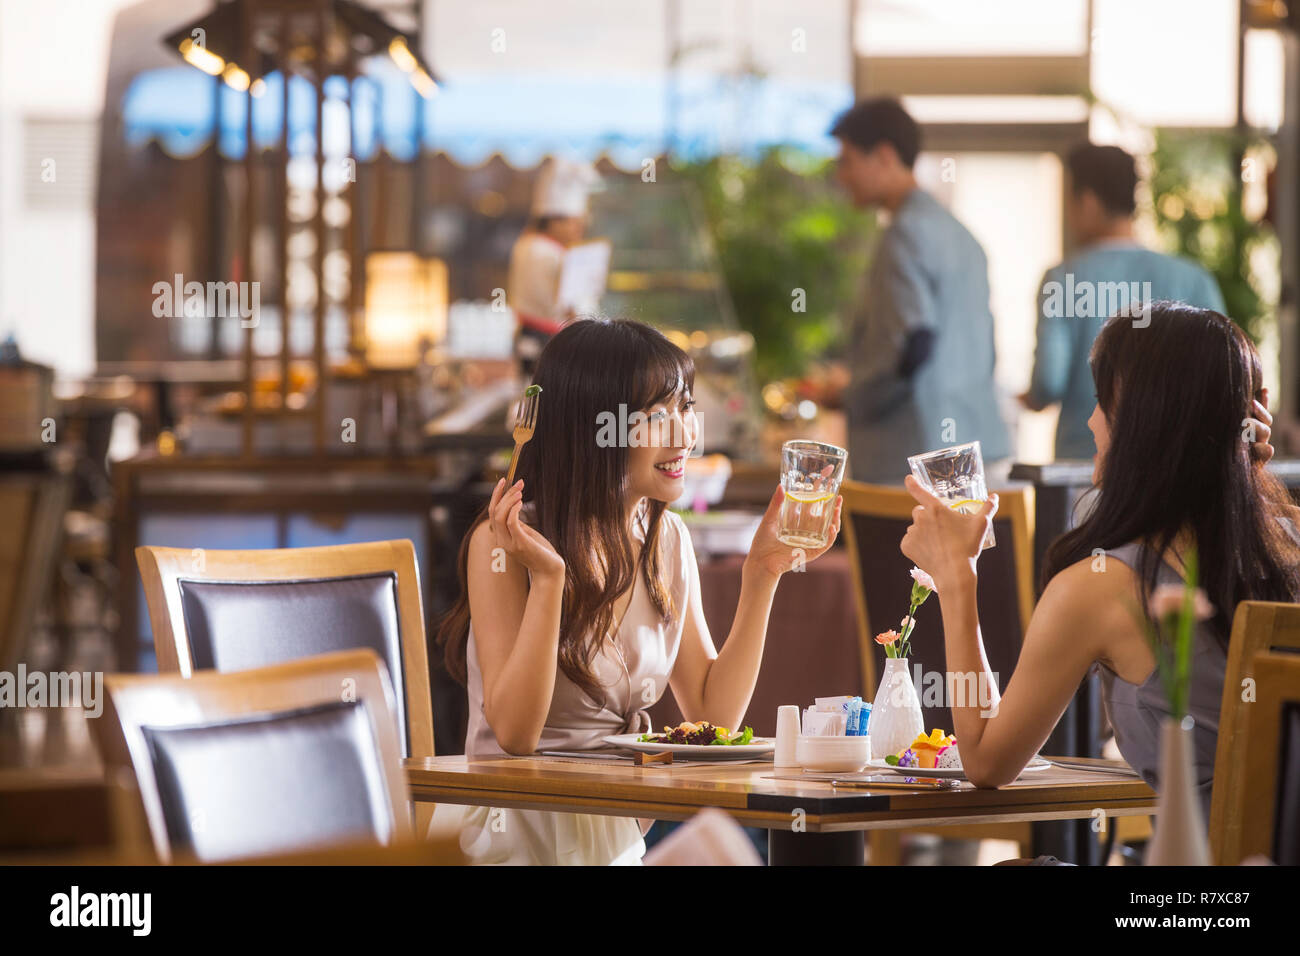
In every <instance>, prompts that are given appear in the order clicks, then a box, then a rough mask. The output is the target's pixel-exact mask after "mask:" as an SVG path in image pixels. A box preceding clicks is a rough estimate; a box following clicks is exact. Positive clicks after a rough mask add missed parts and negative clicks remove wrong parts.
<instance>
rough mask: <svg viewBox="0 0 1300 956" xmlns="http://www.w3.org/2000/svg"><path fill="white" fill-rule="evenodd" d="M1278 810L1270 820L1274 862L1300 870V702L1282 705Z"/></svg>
mask: <svg viewBox="0 0 1300 956" xmlns="http://www.w3.org/2000/svg"><path fill="white" fill-rule="evenodd" d="M1280 729H1281V734H1280V735H1279V737H1280V743H1279V747H1278V750H1279V753H1278V767H1277V806H1276V809H1275V811H1274V816H1273V862H1274V863H1276V864H1278V865H1279V866H1300V814H1297V813H1296V807H1298V806H1300V702H1297V701H1288V702H1287V703H1285V704H1283V705H1282V726H1281V728H1280Z"/></svg>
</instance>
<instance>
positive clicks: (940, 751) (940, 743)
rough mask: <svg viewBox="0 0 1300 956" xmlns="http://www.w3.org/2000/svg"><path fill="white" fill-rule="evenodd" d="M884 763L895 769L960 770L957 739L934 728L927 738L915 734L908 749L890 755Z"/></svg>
mask: <svg viewBox="0 0 1300 956" xmlns="http://www.w3.org/2000/svg"><path fill="white" fill-rule="evenodd" d="M885 762H886V763H888V764H890V765H891V766H895V767H918V768H921V769H925V770H931V769H933V768H935V767H940V768H949V767H951V768H960V767H961V756H960V755H959V754H958V752H957V738H956V737H954V736H952V735H951V734H945V733H944V732H943V731H942V730H940V729H939V728H937V727H936V728H935V729H934V730H932V731H931V732H930V736H928V737H927V736H926V735H925V734H917V735H916V739H915V740H914V741H912V745H911V746H910V747H908V748H906V749H905V750H902V751H900V752H899V753H897V754H890V755H889V756H888V757H886V758H885Z"/></svg>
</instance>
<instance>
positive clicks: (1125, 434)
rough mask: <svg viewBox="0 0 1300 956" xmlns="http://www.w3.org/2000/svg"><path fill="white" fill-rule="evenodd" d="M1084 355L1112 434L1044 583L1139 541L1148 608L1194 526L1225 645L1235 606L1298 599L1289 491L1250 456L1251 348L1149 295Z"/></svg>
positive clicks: (1254, 381)
mask: <svg viewBox="0 0 1300 956" xmlns="http://www.w3.org/2000/svg"><path fill="white" fill-rule="evenodd" d="M1148 315H1149V317H1150V324H1149V325H1148V324H1146V322H1145V319H1146V318H1147V316H1148ZM1091 362H1092V375H1093V380H1094V381H1095V383H1096V386H1097V404H1098V406H1099V407H1100V408H1101V412H1102V414H1103V415H1105V417H1106V422H1107V426H1108V429H1109V432H1110V445H1109V447H1108V448H1107V450H1106V454H1105V457H1104V460H1103V462H1102V469H1101V475H1100V481H1099V484H1100V494H1099V495H1098V496H1097V502H1096V507H1095V508H1094V510H1093V511H1092V513H1091V514H1090V515H1088V517H1087V518H1086V519H1085V520H1084V521H1083V522H1082V523H1081V524H1080V525H1079V526H1078V527H1076V528H1074V529H1073V530H1072V531H1069V532H1067V533H1066V534H1064V535H1062V536H1061V537H1060V538H1058V539H1057V540H1056V541H1055V542H1054V543H1053V544H1052V546H1051V547H1050V548H1049V549H1048V552H1047V556H1046V560H1045V561H1044V564H1043V581H1042V583H1043V586H1044V587H1046V586H1047V582H1048V581H1050V580H1051V579H1052V577H1053V576H1055V575H1056V574H1058V573H1059V572H1061V571H1062V570H1064V569H1065V568H1066V567H1068V566H1069V565H1071V564H1074V563H1075V562H1077V561H1080V560H1083V559H1085V558H1087V557H1089V556H1090V555H1091V554H1092V553H1093V551H1094V549H1097V548H1101V549H1103V550H1105V549H1110V548H1115V547H1118V546H1120V545H1123V544H1125V543H1127V542H1129V541H1134V540H1140V541H1142V542H1144V543H1145V544H1146V545H1148V547H1147V548H1145V549H1143V553H1142V554H1143V556H1142V558H1141V560H1140V562H1139V564H1140V567H1139V568H1137V569H1135V570H1136V571H1137V574H1138V578H1139V580H1140V582H1141V585H1140V587H1141V596H1142V598H1143V600H1142V606H1143V607H1145V606H1146V604H1147V600H1148V599H1149V597H1150V594H1151V591H1152V590H1153V589H1154V587H1155V583H1156V575H1157V573H1158V571H1159V566H1160V562H1161V561H1162V556H1163V555H1164V553H1165V552H1166V550H1167V549H1169V548H1170V546H1171V545H1172V544H1173V543H1174V541H1175V539H1176V538H1177V536H1178V535H1179V533H1180V532H1183V531H1186V532H1189V533H1190V534H1191V536H1192V538H1193V541H1194V544H1195V547H1196V551H1197V560H1198V562H1199V568H1200V572H1199V576H1200V581H1199V583H1200V586H1201V587H1202V588H1203V589H1204V591H1205V593H1206V595H1207V596H1208V597H1209V599H1210V601H1211V603H1213V605H1214V608H1215V618H1214V621H1213V623H1214V625H1215V627H1214V630H1215V631H1216V633H1217V635H1218V638H1219V640H1220V642H1221V644H1222V645H1223V646H1224V647H1225V648H1226V647H1227V639H1228V635H1229V632H1230V628H1231V622H1232V615H1233V612H1234V610H1235V609H1236V607H1237V604H1238V602H1240V601H1246V600H1259V601H1288V602H1294V601H1296V600H1297V599H1298V598H1300V549H1298V548H1297V546H1296V543H1295V541H1294V540H1293V539H1292V538H1291V537H1290V535H1289V534H1288V533H1287V531H1286V529H1285V528H1284V527H1283V526H1282V524H1281V522H1280V521H1279V520H1278V519H1279V517H1280V515H1281V514H1282V508H1283V506H1284V505H1285V504H1287V503H1288V502H1289V499H1288V497H1287V494H1286V490H1285V489H1284V488H1283V486H1282V484H1281V483H1280V482H1279V481H1278V480H1277V479H1276V478H1275V477H1273V476H1272V475H1271V474H1270V473H1269V472H1268V471H1267V470H1266V469H1265V468H1262V467H1259V466H1258V465H1257V464H1256V463H1255V462H1254V461H1252V458H1251V436H1250V434H1249V430H1248V429H1247V427H1246V423H1245V421H1244V419H1246V418H1248V417H1250V416H1251V415H1252V414H1253V406H1252V400H1253V399H1255V398H1258V397H1259V395H1260V391H1261V389H1262V387H1263V381H1262V375H1261V369H1260V361H1259V354H1258V353H1257V352H1256V351H1255V347H1254V346H1253V345H1252V344H1251V342H1250V340H1249V339H1248V338H1247V337H1246V335H1245V333H1243V332H1242V331H1241V329H1240V328H1238V327H1237V326H1236V325H1235V324H1234V323H1233V322H1232V321H1231V320H1230V319H1228V318H1226V317H1225V316H1222V315H1220V314H1219V313H1218V312H1214V311H1211V310H1209V309H1198V308H1195V307H1193V306H1190V305H1184V304H1182V303H1174V302H1153V303H1151V304H1150V305H1149V312H1143V313H1140V314H1139V315H1138V316H1129V315H1124V314H1120V315H1117V316H1114V317H1112V318H1111V319H1110V320H1109V321H1108V322H1107V323H1106V325H1105V326H1103V328H1102V330H1101V333H1100V334H1099V335H1098V336H1097V340H1096V341H1095V342H1094V343H1093V346H1092V357H1091Z"/></svg>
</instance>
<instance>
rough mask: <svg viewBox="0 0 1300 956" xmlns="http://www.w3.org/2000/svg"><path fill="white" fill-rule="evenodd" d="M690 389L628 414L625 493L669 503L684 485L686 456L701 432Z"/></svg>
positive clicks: (677, 496)
mask: <svg viewBox="0 0 1300 956" xmlns="http://www.w3.org/2000/svg"><path fill="white" fill-rule="evenodd" d="M694 405H695V402H694V400H693V399H692V398H691V395H690V392H689V391H687V390H686V389H684V388H683V389H682V390H681V391H679V392H678V393H677V394H676V395H673V396H672V397H671V398H668V399H666V400H664V401H662V402H656V403H655V404H653V405H651V406H650V407H649V408H645V409H642V412H641V415H635V414H634V415H630V416H629V421H628V445H629V447H628V455H627V467H628V495H629V497H630V498H631V500H633V501H636V500H639V499H641V498H653V499H655V500H656V501H663V502H672V501H676V500H677V499H678V498H680V497H681V495H682V491H683V490H684V489H685V487H686V459H687V458H688V457H689V456H690V453H691V449H692V448H694V447H695V444H696V442H697V441H698V440H699V435H700V422H699V418H698V417H697V416H696V414H695V408H694Z"/></svg>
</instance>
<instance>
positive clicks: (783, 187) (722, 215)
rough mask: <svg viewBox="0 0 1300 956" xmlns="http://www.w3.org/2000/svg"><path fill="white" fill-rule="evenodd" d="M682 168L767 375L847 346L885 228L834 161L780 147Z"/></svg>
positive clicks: (788, 371)
mask: <svg viewBox="0 0 1300 956" xmlns="http://www.w3.org/2000/svg"><path fill="white" fill-rule="evenodd" d="M674 171H675V173H676V174H677V175H678V176H679V177H681V178H682V179H684V180H685V181H687V182H689V183H691V184H693V185H694V187H695V188H694V192H695V194H696V196H697V198H698V200H699V203H700V206H701V208H700V210H699V212H700V213H701V214H702V216H703V218H704V222H705V225H706V227H707V228H708V230H709V232H710V235H711V237H712V239H713V244H714V247H715V249H716V251H717V255H718V259H719V261H720V265H721V268H722V272H723V275H724V277H725V280H726V283H727V287H728V290H729V291H730V293H731V299H732V301H733V303H734V305H735V310H736V318H737V321H738V323H739V325H740V327H741V328H742V329H745V330H746V331H748V332H749V333H750V334H751V335H753V337H754V342H755V372H756V374H757V376H758V380H759V381H760V382H768V381H772V380H774V379H779V378H785V377H789V376H799V375H802V374H803V373H804V372H805V371H806V369H807V367H808V364H809V363H810V362H811V361H814V360H817V359H820V358H822V357H833V355H834V353H837V352H839V351H841V350H842V348H843V347H844V345H845V343H846V341H847V333H848V327H849V320H850V318H851V316H852V310H853V309H854V308H856V306H857V305H858V297H859V296H860V295H861V292H862V283H863V279H864V275H865V269H866V266H867V258H868V249H869V247H870V245H871V238H872V236H873V234H874V232H875V228H876V225H875V217H874V216H872V215H870V214H867V213H862V212H859V211H857V210H856V209H854V208H853V205H852V204H851V203H850V201H849V198H848V196H847V195H846V194H845V193H844V192H843V190H841V189H840V188H839V187H838V186H837V184H836V183H835V170H834V161H833V160H830V159H823V158H820V157H814V156H810V155H809V154H807V153H805V152H803V151H802V150H799V149H796V148H793V147H788V146H777V147H770V148H768V149H766V150H764V151H762V152H761V153H760V154H758V155H757V156H756V157H754V158H747V157H740V156H716V157H713V158H710V159H703V160H694V161H689V162H683V163H679V164H675V165H674ZM796 290H803V301H802V303H800V302H799V299H798V296H797V291H796ZM800 305H802V309H803V311H798V310H797V309H798V307H799V306H800Z"/></svg>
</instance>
